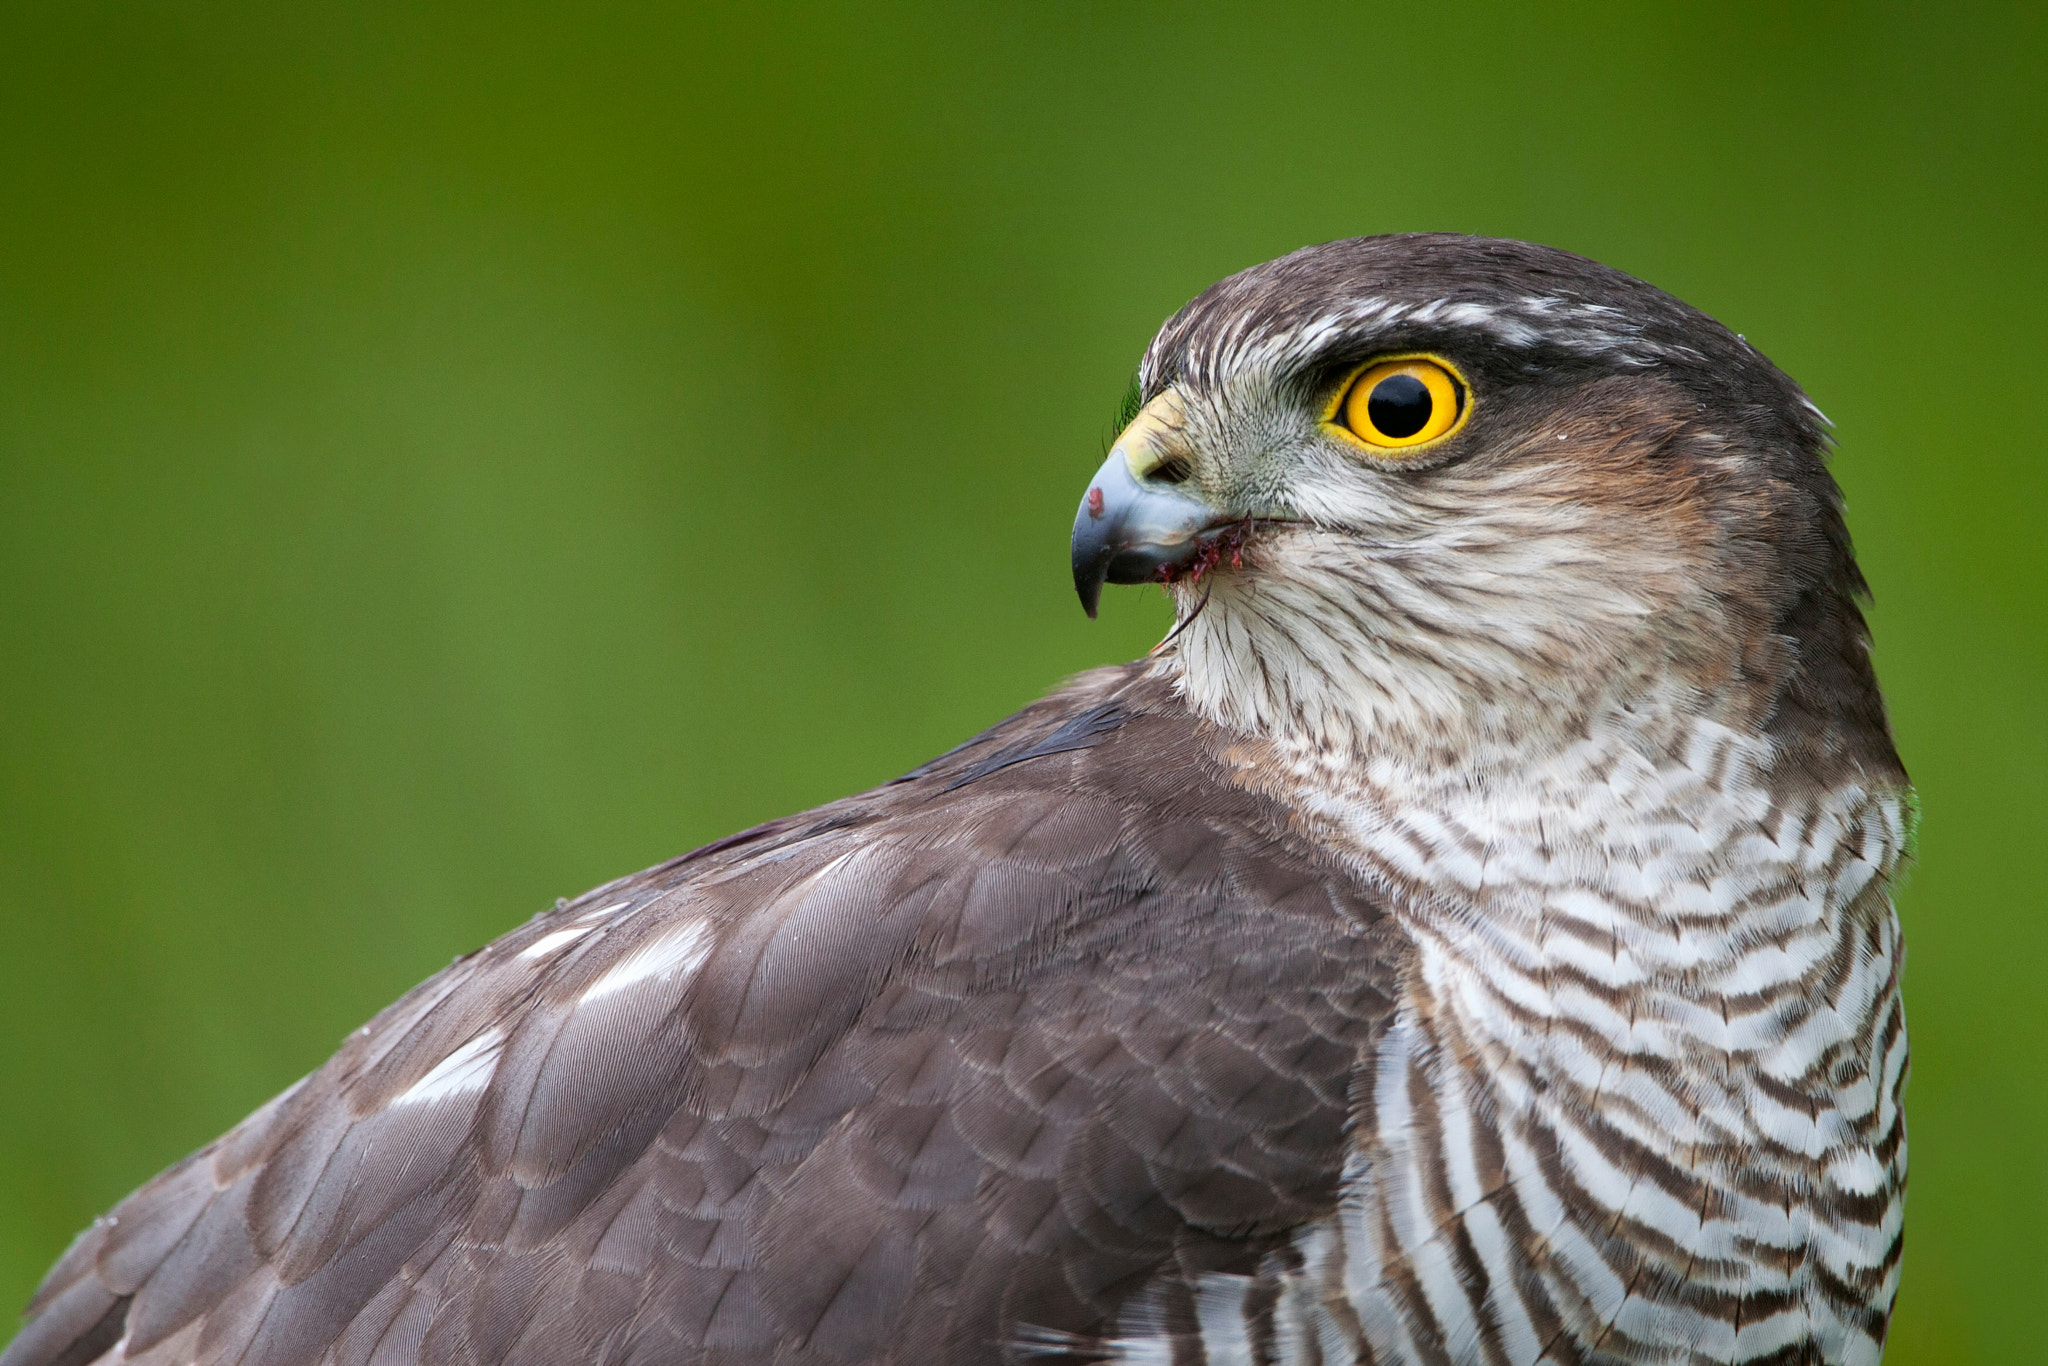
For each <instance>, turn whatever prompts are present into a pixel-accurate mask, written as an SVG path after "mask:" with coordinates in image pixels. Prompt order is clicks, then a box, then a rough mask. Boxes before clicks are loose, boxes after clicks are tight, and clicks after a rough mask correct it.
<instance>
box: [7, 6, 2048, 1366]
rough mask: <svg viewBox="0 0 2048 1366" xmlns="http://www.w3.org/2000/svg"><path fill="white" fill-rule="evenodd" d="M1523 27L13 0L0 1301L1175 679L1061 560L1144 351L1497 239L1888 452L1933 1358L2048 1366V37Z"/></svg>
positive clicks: (1155, 12) (1881, 584) (1688, 24)
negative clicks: (1579, 275) (882, 794)
mask: <svg viewBox="0 0 2048 1366" xmlns="http://www.w3.org/2000/svg"><path fill="white" fill-rule="evenodd" d="M566 8H567V7H565V10H566ZM1535 8H1536V7H1529V6H1512V7H1509V6H1503V7H1500V8H1498V9H1494V10H1486V9H1482V8H1476V7H1474V6H1471V5H1464V6H1456V7H1452V6H1422V5H1414V6H1401V7H1396V6H1385V5H1381V6H1372V7H1348V6H1332V5H1328V4H1319V5H1307V4H1298V5H1275V4H1264V5H1259V6H1255V7H1251V6H1247V7H1242V8H1236V9H1209V8H1202V7H1191V6H1186V5H1176V6H1168V5H1149V6H1148V5H1123V6H1102V5H1085V6H1084V5H1041V6H1035V7H1031V8H1029V9H1024V8H1019V9H1016V10H1012V11H1010V12H1001V11H997V10H994V9H987V10H984V9H979V8H970V7H944V6H935V7H929V8H919V7H915V6H907V5H894V6H889V7H883V6H879V5H876V4H872V3H868V4H861V5H846V6H843V7H833V6H824V5H820V6H810V7H803V8H788V7H777V6H761V7H750V8H747V9H745V10H744V12H733V13H725V14H718V13H711V12H696V11H691V10H688V9H685V8H676V9H656V8H651V7H645V8H643V7H620V8H615V9H602V10H600V9H597V8H591V7H578V8H576V10H575V12H574V13H573V14H571V13H567V12H550V11H546V10H542V9H540V8H538V7H529V6H516V5H515V6H507V5H502V4H500V5H491V6H477V7H475V8H473V9H456V8H449V7H434V8H433V9H432V10H431V12H427V11H424V10H419V9H416V8H415V7H413V6H400V5H387V6H382V7H374V8H373V7H357V8H354V9H350V10H346V11H328V10H317V9H315V8H313V7H310V6H275V5H271V6H257V5H250V6H247V7H246V8H243V9H238V10H236V9H228V8H225V7H220V6H207V5H198V4H138V3H131V4H125V5H119V4H117V5H84V4H65V5H51V6H47V7H43V6H34V7H32V6H26V5H20V4H13V3H9V4H6V5H5V7H4V9H0V918H4V919H0V929H4V937H0V1305H6V1306H12V1305H14V1304H16V1303H19V1302H20V1301H22V1300H23V1299H24V1298H25V1297H26V1296H27V1294H28V1293H29V1290H30V1288H31V1286H32V1285H33V1283H34V1281H35V1279H36V1278H37V1276H38V1275H39V1274H40V1273H41V1271H42V1269H43V1268H44V1267H45V1266H46V1265H47V1263H48V1262H49V1261H50V1260H51V1259H52V1258H53V1257H54V1256H55V1255H56V1254H57V1252H58V1251H59V1250H60V1249H61V1248H62V1247H63V1246H64V1244H65V1242H66V1241H67V1240H68V1239H69V1238H70V1236H71V1235H72V1234H73V1232H74V1231H76V1230H77V1229H78V1228H79V1227H80V1226H82V1225H83V1224H84V1223H85V1222H86V1221H87V1220H89V1219H90V1218H91V1217H92V1215H93V1214H94V1213H95V1212H96V1211H99V1210H101V1209H103V1208H105V1207H106V1206H108V1205H109V1204H111V1203H112V1202H113V1201H115V1200H116V1199H118V1198H119V1197H120V1196H121V1195H122V1194H123V1193H124V1192H125V1191H127V1190H128V1189H129V1188H130V1187H132V1186H134V1185H135V1184H137V1183H138V1182H140V1181H142V1180H143V1179H144V1178H146V1177H147V1176H149V1175H150V1174H151V1173H152V1172H154V1171H155V1170H157V1169H158V1168H159V1167H161V1166H163V1165H164V1164H166V1163H168V1162H171V1161H172V1160H174V1159H176V1158H177V1157H179V1156H180V1155H181V1154H183V1153H185V1152H187V1151H188V1150H190V1149H192V1148H193V1147H196V1146H197V1145H199V1144H201V1143H203V1142H205V1141H206V1140H208V1139H210V1138H212V1137H213V1136H214V1135H215V1134H216V1133H218V1132H219V1131H220V1130H222V1129H223V1128H225V1127H226V1126H227V1125H229V1124H231V1123H232V1122H233V1121H235V1120H236V1119H237V1118H239V1117H240V1116H241V1115H242V1114H243V1113H245V1112H246V1111H248V1110H249V1109H250V1108H251V1107H253V1106H254V1105H256V1104H257V1103H258V1102H259V1101H261V1100H262V1099H263V1098H264V1097H266V1096H268V1095H269V1094H271V1093H272V1092H274V1091H276V1090H277V1089H278V1088H280V1087H282V1086H283V1085H285V1084H286V1083H287V1082H289V1081H291V1080H292V1079H293V1078H295V1077H297V1076H299V1075H300V1074H301V1073H303V1072H305V1071H307V1070H308V1069H310V1068H311V1067H313V1066H314V1065H316V1064H317V1063H318V1062H319V1061H320V1060H321V1059H322V1058H323V1057H324V1056H325V1055H326V1054H327V1053H328V1051H329V1050H330V1049H331V1048H332V1047H333V1046H334V1045H335V1044H336V1043H337V1042H338V1041H339V1039H340V1038H341V1036H342V1035H343V1034H344V1033H345V1032H346V1031H347V1030H348V1029H349V1028H350V1027H352V1026H353V1025H355V1024H356V1023H358V1022H359V1021H361V1020H363V1019H365V1018H366V1017H368V1016H369V1015H370V1014H371V1013H372V1012H374V1011H375V1010H376V1009H378V1008H379V1007H381V1006H382V1005H384V1004H385V1003H386V1002H387V1001H388V1000H390V999H391V998H392V997H394V996H396V995H397V994H398V993H399V992H401V991H403V990H404V989H405V988H406V987H408V986H410V985H411V984H412V983H413V982H414V981H416V980H417V979H418V978H420V977H422V976H423V975H425V974H426V973H428V972H430V971H432V970H433V969H434V968H436V967H437V966H439V965H441V964H443V963H445V962H446V961H447V960H448V958H449V957H450V956H451V955H452V954H455V953H458V952H460V951H463V950H465V949H468V948H471V947H473V946H475V945H476V944H478V943H480V942H482V941H484V940H486V939H488V938H490V937H492V936H493V935H495V934H497V933H499V932H500V931H502V930H504V929H507V928H509V927H511V926H512V925H514V924H516V923H518V922H519V921H521V920H523V919H525V918H526V917H527V916H528V915H530V914H531V913H533V912H534V911H537V910H539V909H541V908H543V907H545V906H547V905H549V904H550V903H551V902H552V900H553V899H554V898H555V897H556V896H557V895H562V894H573V893H576V892H578V891H580V890H582V889H583V888H585V887H587V886H589V885H591V884H593V883H596V882H599V881H602V880H604V879H607V878H609V877H611V876H613V875H616V874H619V873H622V872H625V871H628V870H631V869H634V868H638V867H641V866H642V865H645V864H649V863H652V862H655V861H656V860H659V859H661V858H663V857H665V856H667V855H670V854H673V853H675V852H678V851H680V850H682V849H685V848H688V847H689V846H691V845H694V844H696V843H698V842H700V841H703V840H706V839H709V838H712V837H715V836H717V835H720V834H723V833H725V832H727V831H730V830H733V829H736V828H738V827H741V826H744V825H747V824H749V823H751V822H753V821H756V820H760V819H763V818H766V817H769V816H773V815H776V814H779V813H782V812H786V811H789V810H792V809H795V808H798V807H801V806H804V805H806V804H809V803H814V802H818V801H822V800H825V799H827V798H830V797H834V796H837V795H839V794H842V793H844V792H847V791H849V790H852V789H855V788H859V787H862V786H865V785H868V784H870V783H873V782H876V781H878V780H880V779H883V778H886V777H889V776H891V775H893V774H895V773H897V772H900V771H902V770H903V769H905V768H908V767H910V766H911V765H913V764H914V763H916V762H918V761H920V760H922V759H924V758H926V757H928V756H930V755H932V754H934V753H936V752H938V751H939V750H941V749H944V748H946V747H947V746H949V745H950V744H952V743H954V742H955V741H957V740H959V739H961V738H963V737H964V736H965V735H966V734H968V733H969V732H971V731H973V730H975V729H977V728H979V727H980V726H982V725H984V724H986V723H988V722H990V721H991V720H993V719H995V718H997V717H999V716H1001V715H1002V714H1004V713H1005V712H1006V711H1008V710H1009V709H1011V708H1014V707H1015V706H1017V705H1019V704H1020V703H1023V702H1024V701H1026V700H1028V699H1029V698H1031V697H1032V696H1034V695H1036V694H1038V693H1039V692H1041V691H1042V690H1044V689H1045V688H1046V687H1048V686H1049V685H1051V684H1053V683H1054V682H1056V681H1057V680H1058V679H1059V678H1061V677H1062V676H1063V675H1065V674H1068V673H1070V672H1073V671H1075V670H1078V669H1081V668H1084V667H1087V666H1089V665H1092V664H1096V663H1100V662H1104V661H1108V660H1113V659H1120V658H1125V657H1128V656H1130V655H1132V654H1135V653H1137V652H1139V651H1141V650H1143V649H1144V648H1145V647H1146V646H1147V645H1148V644H1150V643H1151V641H1152V640H1154V639H1155V638H1156V635H1157V633H1158V631H1159V630H1160V629H1161V628H1162V625H1163V624H1164V622H1165V621H1166V613H1165V609H1164V605H1163V602H1162V601H1161V600H1160V598H1159V596H1158V595H1157V594H1155V593H1150V592H1143V593H1141V592H1139V591H1137V590H1123V591H1121V592H1117V593H1114V594H1113V595H1112V601H1111V602H1110V603H1109V604H1108V606H1107V608H1106V611H1105V618H1106V619H1105V620H1104V621H1102V622H1099V623H1095V624H1092V625H1091V624H1090V623H1088V622H1087V621H1086V620H1084V619H1083V617H1082V615H1081V613H1080V611H1079V609H1078V608H1077V607H1076V606H1075V603H1074V600H1073V595H1072V590H1071V588H1070V587H1069V584H1068V574H1067V567H1066V533H1067V526H1068V520H1069V518H1070V517H1071V516H1072V510H1073V506H1074V502H1075V499H1076V497H1077V496H1078V494H1079V493H1080V491H1081V488H1082V486H1083V481H1084V480H1085V478H1086V476H1087V474H1088V473H1089V472H1090V471H1091V469H1092V468H1093V466H1094V465H1095V463H1096V462H1097V461H1098V460H1099V458H1100V456H1101V452H1102V450H1103V445H1104V440H1105V438H1106V437H1107V435H1109V430H1108V428H1109V423H1110V420H1111V415H1112V413H1113V410H1114V408H1115V405H1116V402H1117V400H1118V398H1119V397H1120V395H1121V393H1122V391H1123V388H1124V384H1125V381H1126V378H1127V377H1128V375H1129V373H1130V371H1131V368H1132V366H1133V364H1134V362H1135V360H1136V357H1137V354H1138V352H1139V350H1140V348H1141V347H1142V346H1143V344H1144V342H1145V341H1146V339H1147V338H1148V336H1149V335H1150V333H1151V331H1152V330H1153V328H1154V327H1155V326H1156V325H1157V324H1158V323H1159V321H1160V320H1161V319H1162V318H1164V317H1165V316H1166V314H1168V313H1169V312H1171V311H1172V310H1173V309H1174V308H1175V307H1177V306H1178V305H1179V304H1180V303H1181V302H1182V301H1183V300H1185V299H1186V298H1187V297H1188V296H1189V295H1191V294H1193V293H1194V292H1195V291H1197V290H1198V289H1200V288H1201V287H1202V286H1204V285H1206V284H1207V283H1209V282H1210V281H1211V280H1213V279H1215V278H1217V277H1219V276H1221V275H1223V274H1226V273H1228V272H1230V271H1232V270H1236V269H1238V268H1240V267H1242V266H1246V265H1249V264H1251V263H1253V262H1256V261H1259V260H1263V259H1265V258H1267V257H1270V256H1274V255H1277V254H1279V253H1281V252H1284V251H1287V250H1289V249H1291V248H1293V247H1296V246H1299V245H1301V244H1303V243H1306V242H1312V241H1320V240H1325V239H1328V238H1333V237H1341V236H1348V235H1351V234H1355V233H1367V232H1382V231H1388V230H1397V229H1412V228H1449V229H1459V230H1469V231H1475V232H1485V233H1493V234H1500V235H1507V236H1516V237H1527V238H1533V239H1536V240H1538V241H1544V242H1551V243H1556V244H1558V245H1561V246H1565V247H1569V248H1572V249H1574V250H1576V251H1580V252H1584V253H1587V254H1589V255H1592V256H1595V257H1598V258H1600V259H1602V260H1604V261H1608V262H1611V263H1612V264H1614V265H1617V266H1620V267H1622V268H1624V269H1626V270H1629V271H1632V272H1635V273H1637V274H1639V275H1642V276H1645V277H1647V278H1648V279H1650V280H1652V281H1655V282H1656V283H1658V284H1660V285H1663V286H1664V287H1666V288H1668V289H1670V290H1672V291H1674V292H1675V293H1677V294H1679V295H1681V296H1682V297H1684V298H1686V299H1689V300H1691V301H1692V302H1694V303H1696V304H1698V305H1700V306H1701V307H1703V308H1705V309H1707V310H1708V311H1709V312H1712V313H1714V314H1716V315H1717V316H1719V317H1720V318H1722V319H1723V320H1724V321H1726V322H1727V323H1728V324H1729V325H1731V326H1732V327H1734V328H1736V329H1737V330H1740V331H1742V332H1745V333H1747V334H1748V335H1749V337H1750V338H1751V339H1752V340H1754V341H1756V342H1757V343H1758V344H1759V345H1761V346H1762V348H1763V349H1764V350H1765V351H1766V352H1768V353H1769V354H1770V355H1772V356H1773V357H1774V358H1776V359H1777V360H1778V361H1779V362H1780V363H1781V364H1783V365H1784V366H1785V367H1786V368H1787V369H1788V370H1790V371H1791V372H1792V373H1793V374H1794V375H1796V376H1797V377H1798V378H1799V379H1800V380H1802V381H1803V382H1804V383H1805V384H1806V385H1807V387H1808V388H1809V390H1810V391H1811V392H1812V393H1813V395H1814V396H1815V398H1816V400H1817V401H1818V402H1819V403H1820V405H1821V407H1822V408H1823V409H1825V410H1826V411H1827V412H1828V413H1829V414H1830V415H1832V416H1833V417H1834V419H1835V420H1836V421H1837V422H1838V423H1839V429H1838V430H1839V436H1840V440H1841V453H1840V456H1839V459H1838V462H1837V469H1838V472H1839V474H1840V477H1841V480H1842V482H1843V484H1844V485H1845V486H1846V488H1847V490H1848V495H1849V501H1850V509H1851V517H1852V522H1853V525H1854V528H1855V531H1856V535H1857V537H1858V540H1859V543H1860V545H1861V548H1862V554H1863V561H1864V564H1865V566H1866V568H1867V569H1868V571H1869V575H1870V578H1871V580H1872V582H1873V583H1874V585H1875V587H1876V593H1877V606H1876V611H1875V623H1876V629H1877V633H1878V653H1879V658H1880V664H1881V667H1882V671H1883V675H1884V678H1885V681H1886V683H1887V685H1888V688H1889V692H1890V696H1891V699H1892V704H1893V707H1894V716H1895V719H1896V723H1897V728H1898V732H1899V739H1900V743H1901V747H1902V748H1903V750H1904V752H1905V754H1906V757H1907V762H1908V763H1909V764H1910V765H1911V767H1912V770H1913V773H1914V775H1915V777H1916V779H1917V781H1918V783H1919V784H1920V788H1921V792H1922V794H1923V796H1924V799H1925V803H1926V811H1927V817H1926V824H1925V828H1924V832H1923V840H1922V846H1921V854H1922V859H1921V864H1920V866H1919V868H1918V869H1917V871H1916V872H1915V873H1914V874H1913V876H1912V880H1911V883H1910V886H1909V887H1908V889H1907V891H1906V894H1905V914H1906V919H1907V922H1908V928H1909V936H1910V944H1911V961H1910V966H1909V973H1908V989H1909V1008H1910V1012H1911V1020H1912V1027H1913V1039H1914V1053H1915V1069H1914V1080H1913V1084H1912V1091H1911V1111H1910V1113H1911V1116H1912V1143H1913V1187H1912V1197H1911V1207H1910V1208H1911V1213H1910V1221H1909V1230H1910V1232H1909V1237H1908V1244H1907V1246H1908V1251H1907V1263H1906V1266H1907V1271H1906V1283H1905V1290H1904V1293H1903V1298H1902V1300H1901V1308H1900V1314H1899V1319H1898V1324H1897V1329H1896V1333H1895V1338H1894V1348H1893V1351H1892V1354H1891V1356H1890V1358H1889V1360H1890V1361H1891V1362H1893V1363H1894V1366H1909V1364H1918V1363H1932V1362H1972V1363H1974V1362H2013V1363H2020V1362H2039V1361H2042V1360H2048V1345H2044V1342H2048V1326H2044V1324H2043V1316H2042V1311H2043V1308H2044V1306H2048V1160H2044V1159H2048V1145H2044V1141H2043V1134H2044V1130H2048V1062H2044V1058H2043V1050H2044V1047H2048V990H2044V989H2043V988H2042V986H2041V978H2042V961H2043V956H2044V951H2048V923H2044V920H2048V895H2044V892H2043V884H2044V879H2048V838H2044V835H2043V829H2042V824H2043V814H2044V807H2048V801H2044V797H2048V793H2044V787H2048V783H2044V774H2048V724H2044V723H2048V715H2044V708H2043V681H2042V680H2043V677H2044V673H2048V593H2044V588H2043V578H2044V570H2048V529H2044V527H2043V513H2044V509H2048V478H2044V474H2043V443H2042V440H2041V432H2042V430H2043V428H2044V426H2048V402H2044V393H2048V386H2044V384H2043V380H2042V375H2043V370H2044V368H2048V343H2044V330H2043V319H2044V317H2048V288H2044V283H2048V281H2044V251H2043V247H2044V238H2048V157H2044V152H2048V128H2044V114H2048V80H2044V78H2043V75H2042V70H2043V63H2044V58H2048V26H2044V20H2043V18H2042V13H2043V12H2042V9H2041V8H2040V7H2038V6H2031V7H2019V6H2015V7H2013V8H2011V9H2005V10H2001V9H1995V8H1976V9H1965V8H1962V7H1923V8H1916V9H1908V8H1905V7H1896V8H1882V9H1880V8H1874V7H1873V8H1868V9H1866V8H1863V7H1855V6H1848V5H1840V4H1834V5H1816V6H1811V7H1805V8H1803V9H1802V11H1801V13H1800V14H1799V15H1797V16H1792V17H1788V16H1787V15H1786V14H1785V13H1783V12H1782V11H1783V10H1784V9H1785V7H1782V6H1753V7H1752V6H1739V5H1738V6H1730V5H1725V4H1717V5H1711V6H1708V5H1699V6H1688V7H1675V8H1665V7H1649V6H1636V5H1614V6H1611V7H1606V8H1602V7H1597V6H1588V5H1578V6H1552V7H1548V8H1547V10H1546V16H1545V17H1536V16H1535V13H1534V11H1535ZM4 1336H5V1331H4V1328H0V1337H4Z"/></svg>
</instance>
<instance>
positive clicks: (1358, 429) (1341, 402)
mask: <svg viewBox="0 0 2048 1366" xmlns="http://www.w3.org/2000/svg"><path fill="white" fill-rule="evenodd" d="M1470 407H1471V404H1470V403H1469V402H1467V401H1466V387H1465V383H1464V377H1463V376H1462V375H1460V374H1458V372H1457V371H1456V370H1454V369H1452V368H1451V365H1450V362H1448V361H1446V360H1443V359H1442V358H1440V357H1437V356H1386V357H1382V358H1381V359H1379V360H1376V361H1373V362H1371V363H1369V364H1367V365H1366V366H1364V367H1363V368H1362V369H1360V370H1359V371H1358V373H1356V374H1355V375H1353V376H1352V377H1351V379H1350V381H1349V382H1348V383H1346V384H1345V385H1344V387H1343V388H1341V389H1339V390H1338V396H1337V401H1336V402H1335V403H1333V404H1331V405H1330V411H1329V413H1328V414H1327V417H1326V420H1327V421H1329V422H1330V424H1331V425H1332V426H1334V427H1336V428H1337V430H1339V431H1341V432H1343V433H1344V434H1345V435H1346V436H1350V437H1353V438H1356V439H1357V440H1358V441H1359V442H1360V443H1361V444H1363V445H1365V446H1367V447H1368V448H1370V449H1372V450H1374V451H1397V450H1404V449H1406V448H1408V447H1411V446H1420V445H1423V444H1424V443H1426V442H1430V441H1435V440H1436V439H1437V438H1438V437H1441V436H1445V435H1448V434H1449V433H1450V432H1452V431H1453V430H1455V429H1456V428H1458V427H1460V426H1462V425H1463V424H1464V421H1465V414H1466V411H1467V410H1468V409H1469V408H1470Z"/></svg>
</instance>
